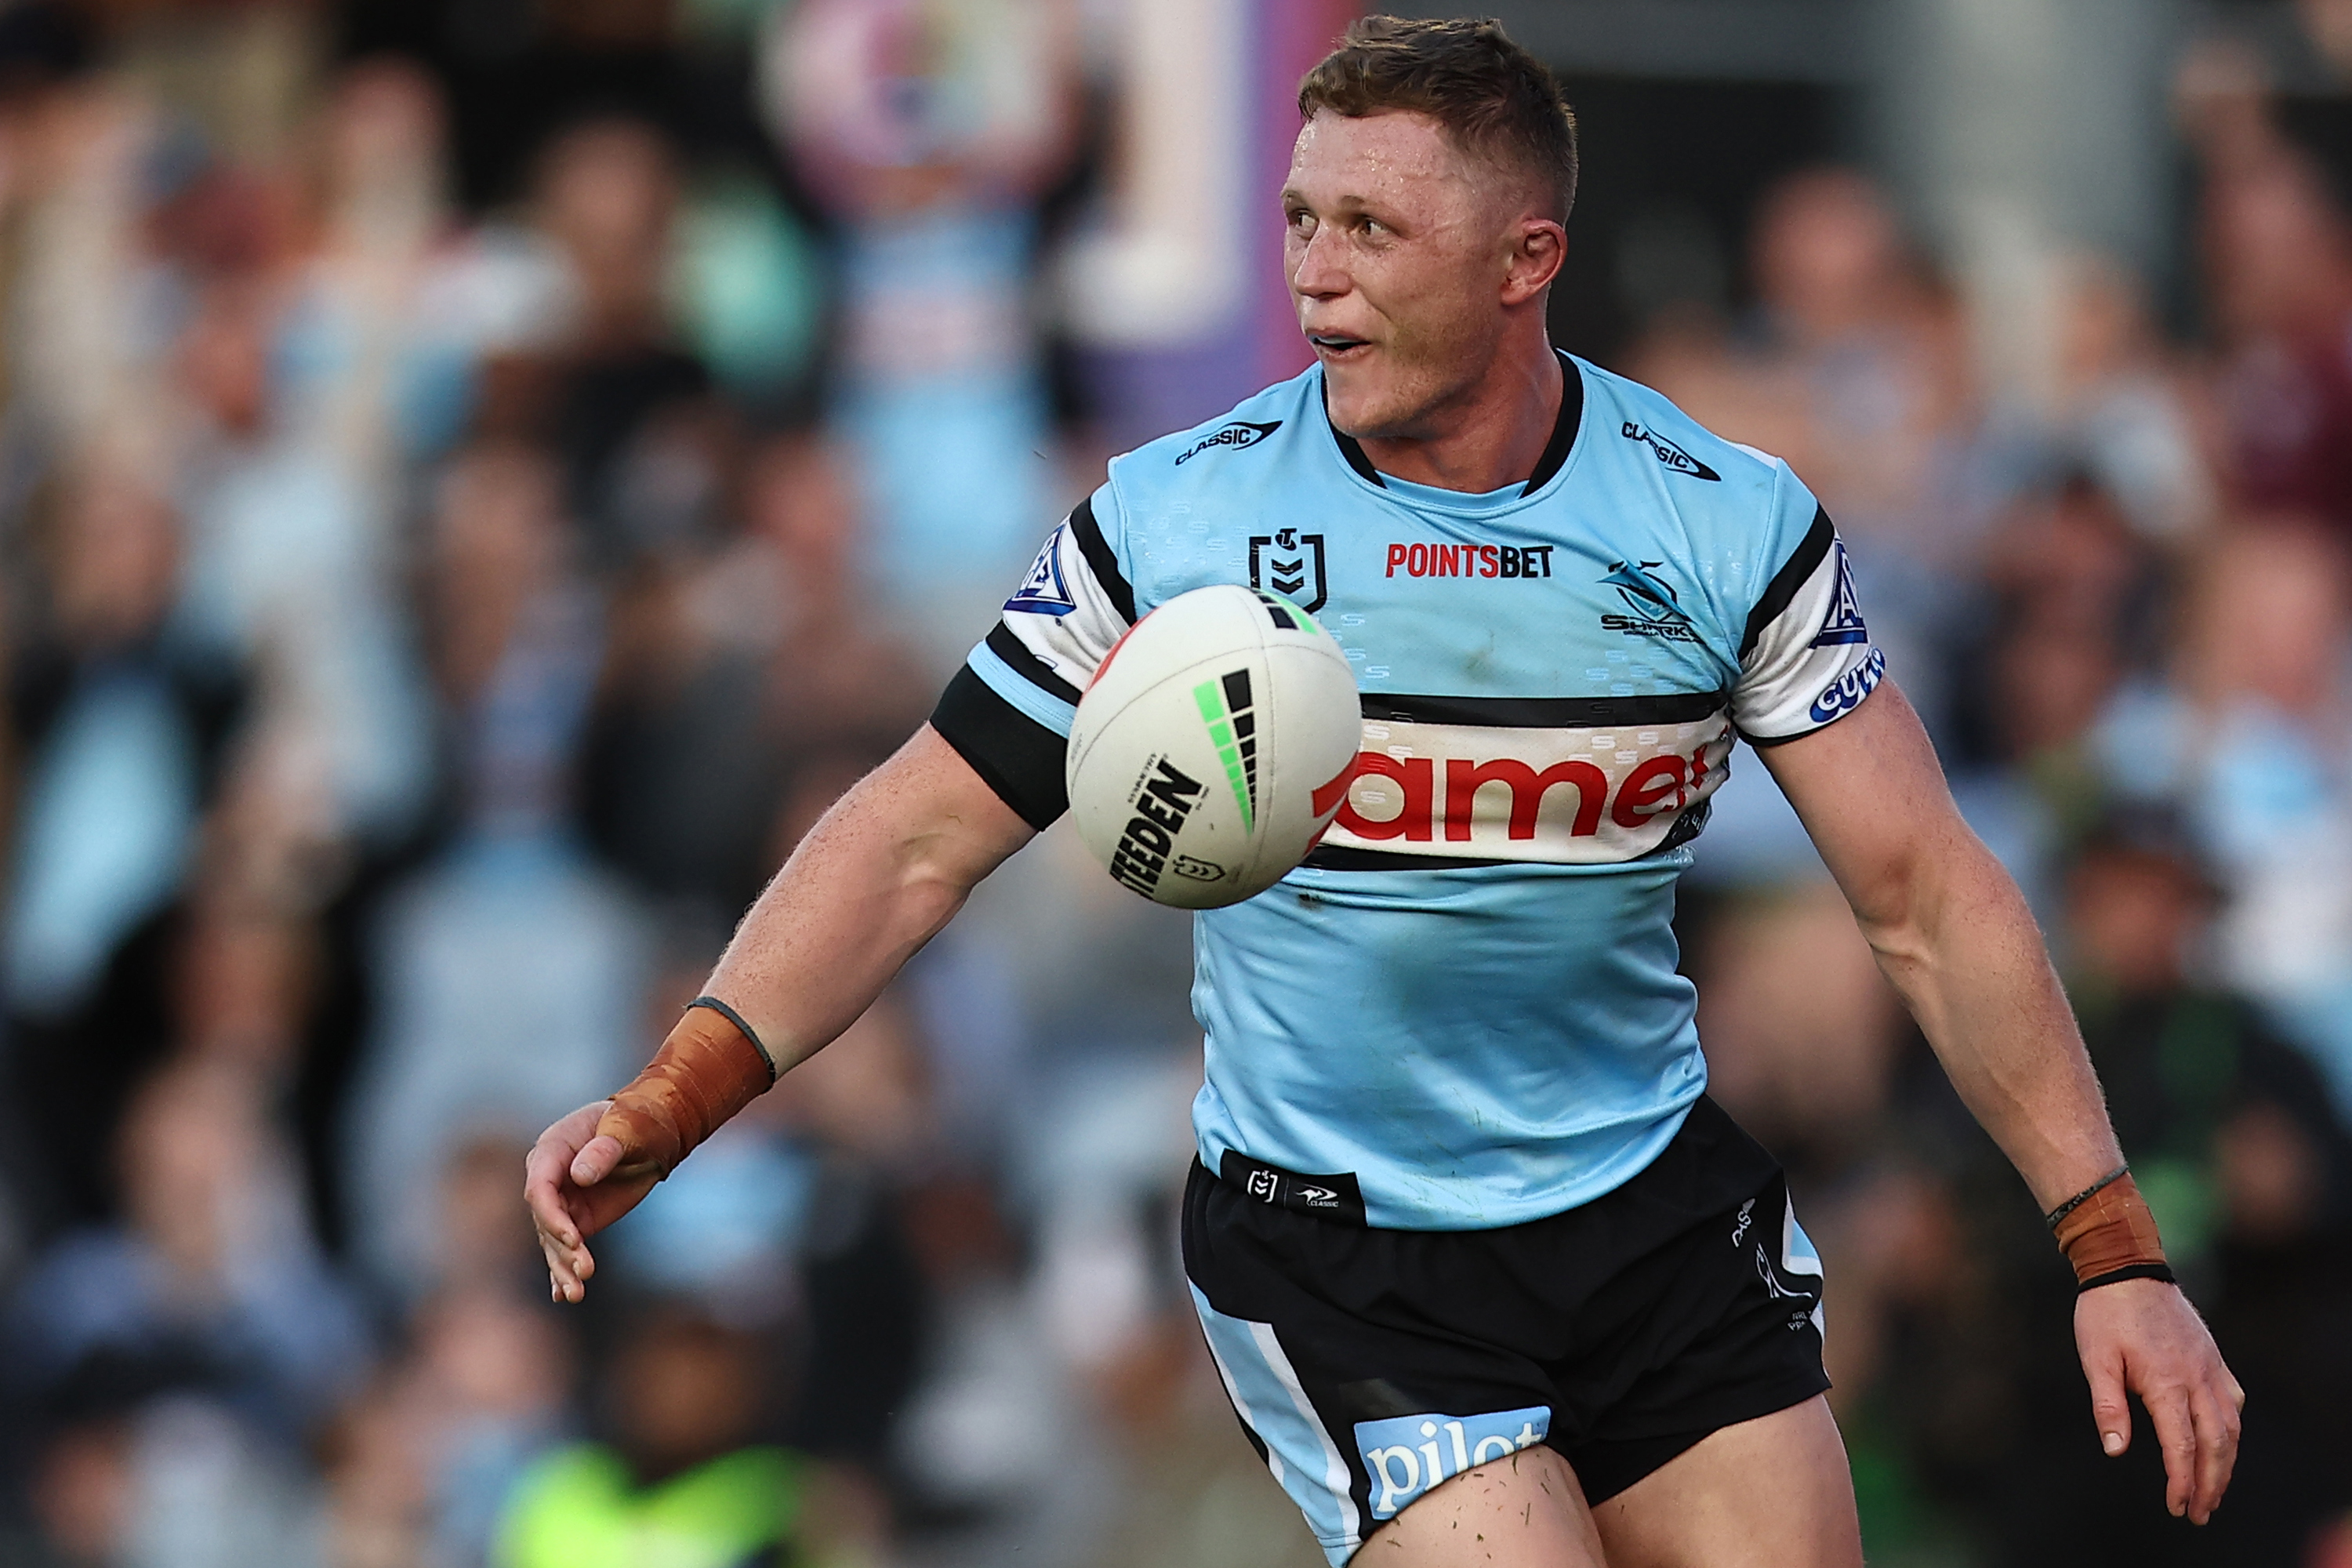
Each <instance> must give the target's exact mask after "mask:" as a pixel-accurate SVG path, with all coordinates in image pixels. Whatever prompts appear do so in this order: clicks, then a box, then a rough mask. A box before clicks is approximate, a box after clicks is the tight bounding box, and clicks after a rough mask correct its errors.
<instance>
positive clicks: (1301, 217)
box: [1285, 207, 1315, 233]
mask: <svg viewBox="0 0 2352 1568" xmlns="http://www.w3.org/2000/svg"><path fill="white" fill-rule="evenodd" d="M1285 216H1286V217H1287V218H1288V219H1289V221H1290V226H1291V227H1292V228H1294V229H1297V230H1298V231H1300V232H1301V233H1304V232H1306V231H1307V230H1309V229H1312V228H1313V227H1314V226H1315V215H1314V214H1313V213H1311V212H1308V211H1307V209H1306V208H1305V207H1292V208H1291V209H1290V211H1289V212H1288V213H1287V214H1286V215H1285Z"/></svg>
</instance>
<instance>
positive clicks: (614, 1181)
mask: <svg viewBox="0 0 2352 1568" xmlns="http://www.w3.org/2000/svg"><path fill="white" fill-rule="evenodd" d="M612 1105H613V1102H612V1101H611V1100H598V1101H597V1102H596V1103H595V1104H593V1105H583V1106H582V1107H581V1108H580V1109H579V1110H575V1111H573V1112H572V1114H571V1115H569V1116H567V1117H565V1118H564V1119H563V1120H562V1121H559V1122H557V1123H556V1124H555V1125H554V1126H552V1127H550V1128H549V1129H548V1130H547V1131H544V1132H542V1133H541V1134H540V1135H539V1142H536V1143H534V1144H532V1145H531V1150H530V1157H529V1158H527V1159H525V1160H524V1161H523V1167H522V1199H523V1202H524V1203H526V1204H528V1205H530V1218H531V1223H532V1224H533V1225H535V1226H538V1227H539V1249H540V1251H541V1252H543V1253H545V1254H546V1255H547V1278H548V1289H549V1292H550V1294H551V1295H552V1296H553V1297H554V1299H555V1300H559V1301H577V1300H580V1299H581V1298H582V1297H583V1296H585V1295H586V1294H587V1293H588V1280H589V1279H591V1278H593V1276H594V1275H595V1272H596V1259H595V1258H594V1257H593V1256H592V1255H591V1254H590V1253H589V1251H588V1238H589V1237H592V1236H593V1235H595V1234H596V1233H597V1232H598V1231H600V1230H602V1229H604V1227H605V1226H608V1225H610V1224H612V1223H613V1222H614V1220H616V1219H618V1218H620V1217H621V1216H622V1215H625V1214H626V1213H628V1212H629V1211H630V1210H631V1209H633V1208H635V1207H636V1206H637V1201H638V1200H639V1199H641V1198H643V1197H644V1196H645V1195H646V1194H647V1193H649V1192H651V1191H653V1189H654V1184H655V1183H656V1182H658V1181H660V1180H661V1173H660V1172H659V1171H658V1170H656V1169H655V1168H654V1167H653V1166H651V1165H649V1164H642V1163H634V1162H627V1161H626V1156H627V1154H628V1151H627V1150H626V1149H625V1148H623V1147H622V1146H621V1141H620V1140H619V1139H617V1138H614V1137H612V1136H610V1135H609V1134H608V1135H604V1136H599V1135H598V1134H597V1131H596V1123H597V1122H599V1121H602V1120H604V1112H605V1111H607V1110H611V1109H612Z"/></svg>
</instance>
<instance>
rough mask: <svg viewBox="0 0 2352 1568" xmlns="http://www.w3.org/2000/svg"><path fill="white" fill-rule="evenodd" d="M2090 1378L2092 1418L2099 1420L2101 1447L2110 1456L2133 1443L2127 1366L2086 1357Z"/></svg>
mask: <svg viewBox="0 0 2352 1568" xmlns="http://www.w3.org/2000/svg"><path fill="white" fill-rule="evenodd" d="M2083 1374H2084V1376H2085V1377H2087V1378H2089V1379H2090V1381H2091V1419H2092V1420H2093V1421H2095V1422H2096V1423H2097V1424H2098V1428H2099V1447H2101V1448H2103V1449H2105V1450H2106V1454H2107V1457H2108V1458H2115V1457H2116V1455H2118V1454H2120V1453H2122V1452H2123V1451H2124V1450H2125V1449H2126V1448H2128V1447H2131V1429H2132V1424H2131V1405H2130V1403H2129V1402H2128V1401H2127V1400H2126V1398H2125V1395H2124V1369H2123V1365H2122V1363H2119V1362H2116V1361H2096V1362H2093V1361H2085V1362H2084V1363H2083Z"/></svg>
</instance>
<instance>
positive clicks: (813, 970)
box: [705, 724, 1035, 1074]
mask: <svg viewBox="0 0 2352 1568" xmlns="http://www.w3.org/2000/svg"><path fill="white" fill-rule="evenodd" d="M1032 837H1035V834H1034V830H1033V829H1032V828H1031V827H1030V826H1029V825H1028V824H1027V823H1025V822H1024V821H1022V820H1021V818H1020V817H1019V816H1016V815H1015V814H1014V812H1013V808H1012V807H1011V806H1008V805H1005V804H1004V802H1003V800H1001V799H999V798H998V797H997V795H996V792H995V791H994V790H992V789H991V788H990V787H989V785H988V784H987V783H986V782H985V781H984V780H982V778H981V776H980V775H979V774H978V773H974V772H973V771H972V769H971V763H967V762H965V761H964V760H963V758H962V757H961V756H960V755H958V754H957V752H956V751H955V748H954V747H952V746H950V745H949V744H948V743H947V742H945V741H943V740H941V739H940V734H939V731H936V730H933V729H932V728H931V727H930V726H929V724H926V725H924V726H923V727H922V728H921V729H920V730H918V731H916V732H915V736H914V738H913V739H912V740H910V741H908V742H907V743H906V744H905V745H904V746H902V747H900V748H899V749H898V753H897V754H896V755H895V756H893V757H892V758H891V759H890V760H889V761H888V762H887V763H883V764H882V766H880V767H879V768H877V769H876V770H875V771H874V772H873V773H868V774H867V775H866V777H865V778H864V779H862V780H860V781H859V782H858V783H857V784H856V785H855V786H854V787H853V788H851V790H850V791H849V793H848V794H847V795H843V796H842V797H841V799H840V800H839V801H838V802H836V803H835V805H834V807H833V809H832V810H830V811H828V812H826V813H825V814H824V817H823V818H821V819H820V820H819V821H818V823H817V825H816V826H815V827H814V828H813V829H811V830H810V832H809V835H808V837H806V838H804V839H803V840H802V841H801V844H800V847H798V848H797V849H795V850H793V856H792V858H791V859H789V860H787V861H786V862H785V863H784V867H783V868H782V870H780V871H778V872H777V873H776V875H775V877H774V879H772V880H771V881H770V882H769V884H768V886H767V889H766V890H765V891H763V892H761V895H760V897H759V899H758V900H757V901H756V902H754V903H753V904H752V906H751V912H750V913H749V914H747V915H745V916H744V917H743V922H742V924H741V925H740V926H738V927H737V928H736V931H735V936H734V940H732V941H731V942H729V943H728V944H727V951H726V952H724V953H723V954H721V955H720V957H719V966H718V967H717V968H716V969H715V970H713V971H712V972H711V975H710V981H709V984H708V985H707V986H706V987H705V989H706V990H707V991H709V994H712V995H714V996H718V997H720V998H722V999H724V1000H725V1001H726V1002H727V1003H728V1004H729V1005H731V1006H733V1007H734V1008H735V1010H736V1011H737V1012H739V1013H740V1014H742V1015H743V1016H744V1018H745V1020H746V1021H747V1022H749V1023H750V1024H751V1026H752V1028H753V1029H755V1030H756V1031H758V1033H759V1036H760V1038H761V1041H762V1043H764V1044H765V1045H766V1046H767V1047H768V1050H769V1052H770V1053H771V1054H772V1056H773V1057H774V1058H775V1064H776V1071H777V1072H778V1073H780V1074H781V1073H783V1072H787V1071H790V1070H791V1069H792V1068H793V1067H794V1066H795V1065H797V1064H798V1063H800V1062H803V1061H805V1060H807V1059H808V1058H810V1057H812V1056H814V1055H815V1054H816V1053H817V1052H818V1051H819V1050H821V1049H822V1048H824V1047H825V1046H826V1045H828V1044H830V1043H831V1042H832V1041H833V1040H834V1039H835V1037H837V1036H839V1035H840V1034H841V1033H842V1031H843V1030H845V1029H846V1028H848V1027H849V1026H850V1025H852V1024H854V1023H856V1021H857V1019H858V1017H859V1016H860V1015H861V1014H863V1013H864V1012H865V1011H866V1008H868V1007H870V1006H872V1005H873V1004H874V999H875V998H876V997H877V996H879V995H880V994H882V991H883V988H884V987H885V986H887V985H888V984H890V981H891V978H892V977H893V976H895V975H896V974H897V973H898V970H899V968H900V967H901V966H902V965H904V964H905V963H906V962H907V961H908V959H909V958H912V957H913V956H914V955H915V953H916V952H917V951H919V949H920V948H921V947H922V945H923V944H924V943H925V942H929V941H930V939H931V938H932V937H934V936H936V935H938V934H939V931H940V928H941V927H942V926H945V925H946V924H947V923H948V921H950V919H952V918H953V917H954V915H955V912H956V910H959V909H961V908H962V907H963V901H964V900H965V899H966V898H967V897H969V896H970V895H971V889H973V888H975V887H977V886H978V885H979V884H980V882H981V880H982V879H983V878H985V877H986V876H987V875H988V874H989V873H990V872H991V871H993V870H995V869H996V868H997V867H999V866H1000V865H1003V863H1004V861H1005V860H1006V859H1007V858H1010V857H1011V856H1012V854H1013V852H1014V851H1015V850H1017V849H1019V848H1020V847H1022V846H1023V845H1024V844H1026V843H1028V842H1029V840H1030V839H1031V838H1032Z"/></svg>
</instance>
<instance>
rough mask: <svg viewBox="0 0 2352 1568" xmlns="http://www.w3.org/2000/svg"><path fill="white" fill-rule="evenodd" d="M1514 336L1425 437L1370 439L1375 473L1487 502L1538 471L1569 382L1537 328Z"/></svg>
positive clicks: (1366, 442)
mask: <svg viewBox="0 0 2352 1568" xmlns="http://www.w3.org/2000/svg"><path fill="white" fill-rule="evenodd" d="M1533 325H1534V331H1529V332H1524V333H1514V334H1513V335H1512V336H1511V338H1510V339H1509V340H1507V342H1506V344H1505V347H1504V351H1503V353H1500V354H1498V355H1496V359H1495V362H1494V363H1492V364H1491V365H1489V366H1488V367H1487V369H1486V374H1483V375H1481V376H1479V377H1478V379H1477V380H1476V381H1475V383H1473V384H1471V385H1470V387H1469V388H1468V389H1467V390H1466V391H1465V393H1464V394H1463V395H1462V397H1461V398H1460V399H1459V400H1458V401H1456V402H1454V403H1453V404H1451V405H1448V406H1446V407H1445V408H1444V409H1442V410H1440V411H1439V412H1438V414H1437V415H1436V416H1435V418H1434V419H1433V429H1432V431H1431V433H1430V434H1428V435H1426V436H1401V437H1365V438H1364V439H1363V441H1362V442H1361V443H1360V444H1361V445H1362V447H1363V448H1364V455H1365V456H1366V457H1368V458H1370V459H1371V460H1372V467H1374V468H1378V469H1379V470H1380V471H1381V472H1382V473H1384V474H1387V475H1389V476H1390V477H1391V478H1392V479H1405V480H1409V481H1411V482H1412V483H1413V484H1417V485H1428V486H1431V487H1432V488H1433V489H1442V490H1461V491H1464V492H1465V493H1467V494H1471V495H1484V494H1486V492H1487V491H1489V490H1499V489H1503V488H1504V487H1506V486H1507V485H1514V484H1518V483H1521V482H1523V481H1524V480H1526V479H1528V476H1530V475H1532V474H1533V473H1534V472H1535V471H1536V464H1537V463H1538V462H1539V461H1541V460H1542V458H1543V454H1544V448H1545V447H1547V446H1549V444H1550V442H1551V433H1552V429H1553V427H1554V426H1556V425H1558V424H1559V400H1560V398H1561V396H1562V395H1564V388H1565V385H1566V379H1565V377H1564V375H1563V374H1562V367H1561V364H1560V358H1559V355H1558V354H1556V353H1553V352H1552V347H1551V342H1550V341H1549V338H1548V337H1547V336H1546V335H1545V333H1544V331H1543V326H1542V323H1541V322H1540V321H1538V322H1535V323H1534V324H1533Z"/></svg>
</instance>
